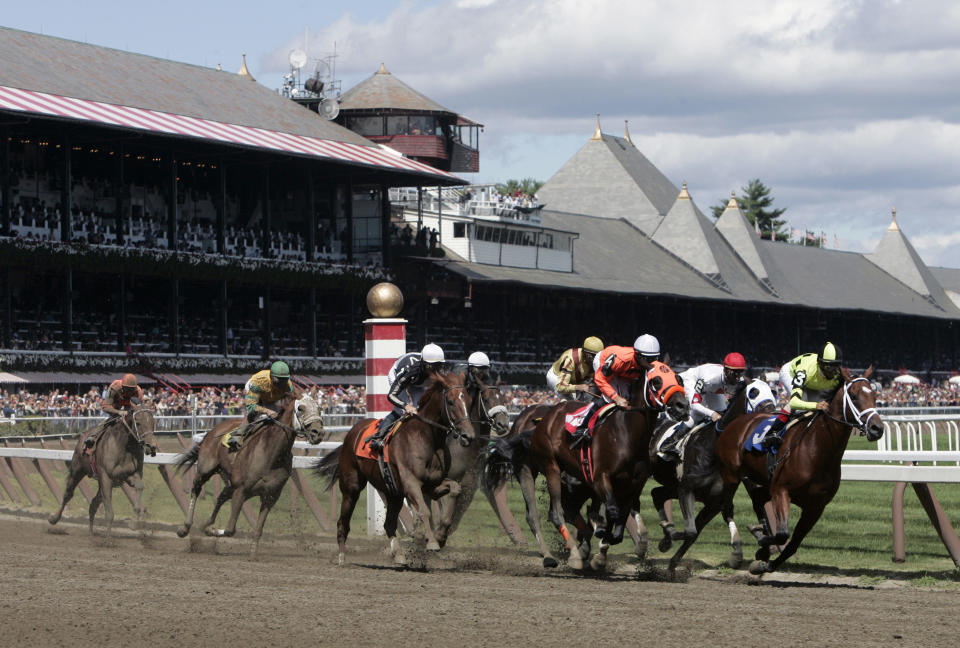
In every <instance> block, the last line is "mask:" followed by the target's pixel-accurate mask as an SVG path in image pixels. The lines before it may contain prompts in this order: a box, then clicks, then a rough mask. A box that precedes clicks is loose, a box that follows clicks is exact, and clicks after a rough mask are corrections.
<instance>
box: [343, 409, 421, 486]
mask: <svg viewBox="0 0 960 648" xmlns="http://www.w3.org/2000/svg"><path fill="white" fill-rule="evenodd" d="M407 418H408V417H406V416H403V417H401V418H399V419H397V421H396V422H395V423H394V424H393V425H391V426H390V429H389V430H387V436H386V437H384V440H383V452H378V451H376V450H374V449H373V448H371V447H370V437H372V436H373V435H374V434H376V432H377V427H379V425H380V420H379V419H377V420H375V421H371V422H370V424H369V425H367V427H365V428H364V429H363V432H361V433H360V436H359V437H358V438H357V447H356V448H355V449H354V454H355V455H356V456H357V457H359V458H362V459H373V460H375V461H376V462H377V465H378V466H380V474H381V475H383V482H384V484H386V486H387V490H389V491H390V492H391V493H399V492H400V488H399V487H398V486H397V481H396V480H395V479H394V478H393V471H392V470H390V439H392V438H393V435H394V434H396V432H397V430H398V429H399V428H400V424H401V423H403V422H404V421H405V420H406V419H407Z"/></svg>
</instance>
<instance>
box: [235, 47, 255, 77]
mask: <svg viewBox="0 0 960 648" xmlns="http://www.w3.org/2000/svg"><path fill="white" fill-rule="evenodd" d="M237 74H239V75H240V76H242V77H247V78H248V79H250V80H251V81H256V79H254V78H253V75H252V74H250V70H248V69H247V55H246V53H244V55H243V63H241V64H240V71H239V72H237Z"/></svg>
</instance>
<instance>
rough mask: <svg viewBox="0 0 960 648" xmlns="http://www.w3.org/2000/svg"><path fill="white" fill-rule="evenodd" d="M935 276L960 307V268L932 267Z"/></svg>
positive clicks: (948, 295)
mask: <svg viewBox="0 0 960 648" xmlns="http://www.w3.org/2000/svg"><path fill="white" fill-rule="evenodd" d="M930 272H931V273H933V276H934V278H935V279H936V280H937V283H939V284H940V285H941V286H943V289H944V291H946V293H947V297H949V298H950V300H951V301H952V302H953V303H954V304H955V305H956V306H957V307H958V308H960V268H930Z"/></svg>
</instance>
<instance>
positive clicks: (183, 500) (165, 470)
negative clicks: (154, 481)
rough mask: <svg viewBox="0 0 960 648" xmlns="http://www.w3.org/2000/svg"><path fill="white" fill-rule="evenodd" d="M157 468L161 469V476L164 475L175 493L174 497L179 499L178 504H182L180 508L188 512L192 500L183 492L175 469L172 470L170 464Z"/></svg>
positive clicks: (171, 490)
mask: <svg viewBox="0 0 960 648" xmlns="http://www.w3.org/2000/svg"><path fill="white" fill-rule="evenodd" d="M157 470H159V471H160V476H161V477H163V481H164V482H166V484H167V488H168V489H170V492H171V493H172V494H173V499H175V500H177V504H179V505H180V510H181V511H182V512H183V514H184V515H186V514H187V509H188V508H189V507H190V500H189V499H188V498H187V496H186V494H184V492H183V488H181V486H180V483H179V481H178V480H177V479H176V477H175V475H174V474H173V471H172V470H170V466H164V465H162V464H161V465H159V466H157Z"/></svg>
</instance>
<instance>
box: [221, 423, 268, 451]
mask: <svg viewBox="0 0 960 648" xmlns="http://www.w3.org/2000/svg"><path fill="white" fill-rule="evenodd" d="M269 421H270V419H268V418H260V419H257V420H256V421H254V422H253V423H251V424H250V429H248V430H247V432H246V434H244V445H246V442H247V441H249V440H250V437H252V436H253V435H254V434H256V433H257V432H259V431H260V428H262V427H263V426H264V425H266V424H267V423H268V422H269ZM240 425H243V424H242V423H241V424H240ZM240 425H237V426H236V427H233V428H231V429H229V430H227V431H226V432H224V433H223V435H222V436H221V437H220V445H222V446H223V447H224V448H229V447H230V439H231V438H232V437H233V433H234V432H236V431H237V428H239V427H240Z"/></svg>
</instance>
